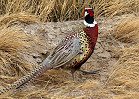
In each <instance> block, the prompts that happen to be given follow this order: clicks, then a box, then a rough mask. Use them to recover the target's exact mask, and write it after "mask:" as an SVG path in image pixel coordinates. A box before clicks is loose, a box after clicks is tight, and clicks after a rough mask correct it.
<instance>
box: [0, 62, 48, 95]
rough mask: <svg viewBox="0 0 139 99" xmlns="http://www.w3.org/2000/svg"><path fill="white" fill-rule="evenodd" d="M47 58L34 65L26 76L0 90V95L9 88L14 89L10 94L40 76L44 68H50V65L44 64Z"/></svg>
mask: <svg viewBox="0 0 139 99" xmlns="http://www.w3.org/2000/svg"><path fill="white" fill-rule="evenodd" d="M46 61H47V60H45V61H44V62H43V63H42V64H40V66H38V67H36V68H35V69H34V70H33V71H31V72H30V73H28V74H27V75H26V76H24V77H22V78H20V79H19V80H17V81H16V82H14V83H13V84H11V85H10V86H8V87H6V88H3V89H1V90H0V95H2V94H4V93H6V92H8V91H10V90H15V91H14V92H13V93H12V94H14V93H16V92H17V91H18V90H19V89H21V88H23V87H24V86H25V85H27V84H28V83H30V82H32V81H34V80H35V79H36V78H38V77H39V76H41V75H42V74H43V73H44V72H45V71H46V70H49V69H51V67H50V66H49V65H48V66H46V65H47V64H46V63H47V62H46ZM12 94H11V95H12Z"/></svg>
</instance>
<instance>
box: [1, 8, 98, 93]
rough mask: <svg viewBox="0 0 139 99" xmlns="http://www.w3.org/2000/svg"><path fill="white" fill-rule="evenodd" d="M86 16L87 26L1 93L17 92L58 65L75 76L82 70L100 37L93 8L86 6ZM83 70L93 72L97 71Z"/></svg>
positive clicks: (61, 42)
mask: <svg viewBox="0 0 139 99" xmlns="http://www.w3.org/2000/svg"><path fill="white" fill-rule="evenodd" d="M84 16H85V20H84V25H85V26H86V27H84V28H82V30H81V31H80V32H76V33H71V34H68V35H67V36H65V37H64V38H63V39H62V40H61V41H60V42H59V44H58V45H57V47H56V48H55V49H54V51H53V52H52V53H51V54H50V55H49V56H48V57H47V58H46V59H45V60H44V61H43V62H42V63H41V64H40V66H38V67H37V68H36V69H35V70H33V71H31V72H30V73H29V74H27V75H26V76H24V77H22V78H21V79H19V80H18V81H16V82H14V83H13V84H11V85H10V86H8V87H7V88H4V89H2V90H0V95H1V94H2V93H5V92H7V91H9V90H11V89H12V90H15V91H14V93H15V92H16V91H18V90H19V89H21V88H22V87H24V86H25V85H27V84H28V83H29V82H32V81H33V80H35V79H36V78H38V77H39V76H41V75H42V74H43V73H44V72H45V71H46V70H48V69H53V68H58V67H63V68H65V69H70V70H71V71H72V75H73V78H74V72H75V71H76V70H80V67H81V65H82V64H83V63H85V62H86V61H87V59H88V58H89V57H90V56H91V54H92V53H93V51H94V48H95V44H96V41H97V37H98V25H97V23H96V21H95V20H94V12H93V9H92V8H85V9H84ZM81 71H82V72H85V73H92V74H93V73H95V72H96V71H92V72H88V71H84V70H81Z"/></svg>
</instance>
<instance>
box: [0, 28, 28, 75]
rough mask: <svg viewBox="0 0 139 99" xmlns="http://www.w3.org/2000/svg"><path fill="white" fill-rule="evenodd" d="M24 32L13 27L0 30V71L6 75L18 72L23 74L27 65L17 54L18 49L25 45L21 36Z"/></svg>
mask: <svg viewBox="0 0 139 99" xmlns="http://www.w3.org/2000/svg"><path fill="white" fill-rule="evenodd" d="M24 36H25V34H23V33H21V31H16V30H13V28H9V29H7V28H5V29H1V30H0V63H1V65H0V70H1V71H0V73H1V74H2V75H7V76H11V77H12V76H17V74H19V73H24V74H25V70H24V69H25V68H26V66H25V65H27V64H26V63H24V61H23V58H22V57H21V56H20V55H19V53H18V52H19V51H21V49H22V48H23V46H25V45H26V44H25V42H24V39H23V37H24Z"/></svg>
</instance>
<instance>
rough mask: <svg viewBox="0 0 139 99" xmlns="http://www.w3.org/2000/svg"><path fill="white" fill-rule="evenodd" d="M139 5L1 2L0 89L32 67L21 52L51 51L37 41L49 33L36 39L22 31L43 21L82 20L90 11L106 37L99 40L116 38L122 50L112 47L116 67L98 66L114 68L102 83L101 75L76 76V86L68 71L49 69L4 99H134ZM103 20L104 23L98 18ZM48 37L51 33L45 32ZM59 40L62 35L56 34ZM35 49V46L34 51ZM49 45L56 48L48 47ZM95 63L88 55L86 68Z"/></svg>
mask: <svg viewBox="0 0 139 99" xmlns="http://www.w3.org/2000/svg"><path fill="white" fill-rule="evenodd" d="M138 6H139V1H138V0H1V2H0V12H1V13H0V14H1V17H0V88H3V87H5V86H8V85H9V84H11V83H12V82H14V81H16V80H17V79H19V78H20V77H22V76H23V75H25V74H26V73H27V72H28V71H30V70H32V69H33V66H34V64H31V63H30V61H31V60H28V61H27V59H25V57H23V56H24V53H25V55H26V52H28V53H29V54H31V53H36V54H38V53H39V54H40V53H42V51H41V49H39V47H40V48H41V46H45V48H48V49H49V47H50V46H49V44H48V45H44V44H43V43H42V42H43V40H44V38H43V39H42V40H41V39H40V37H41V36H42V37H43V36H44V34H47V30H46V31H44V30H43V29H41V30H40V31H38V32H39V36H38V35H31V34H29V33H25V32H24V31H23V29H20V27H22V28H23V27H25V26H27V25H29V24H33V23H39V24H40V23H44V22H46V21H47V22H50V21H54V22H56V21H67V20H77V19H82V18H83V16H82V13H83V9H84V8H85V7H93V8H94V12H95V17H96V18H97V20H98V21H99V28H100V30H99V31H100V33H102V34H105V35H106V36H101V38H107V37H111V36H112V37H114V39H112V40H111V41H110V42H113V41H114V40H115V39H116V42H120V44H121V47H118V48H115V49H113V50H114V51H113V52H111V53H112V54H114V55H113V57H116V58H117V62H116V64H115V65H114V64H113V67H110V66H109V67H107V66H106V64H105V65H104V64H102V65H101V66H102V67H105V68H106V69H109V68H112V69H110V70H108V71H107V73H108V75H109V76H108V77H107V79H106V80H101V77H100V76H97V75H95V76H93V77H92V76H90V75H83V76H85V77H86V79H80V78H78V79H77V81H76V82H73V81H72V77H71V76H69V75H70V74H69V72H67V71H62V70H59V71H57V70H52V71H49V72H47V73H46V74H44V75H43V76H42V77H41V78H39V79H37V80H36V81H35V84H34V86H35V87H33V86H31V85H28V86H27V89H28V90H26V91H22V92H19V93H17V94H15V95H14V96H9V97H7V98H21V97H22V98H24V99H32V98H38V99H39V98H60V99H61V98H67V99H68V98H78V99H80V98H94V99H97V98H101V99H111V98H114V99H128V98H129V99H138V98H139V96H138V92H139V17H138V14H139V13H138V11H139V7H138ZM102 18H104V19H105V20H101V19H102ZM17 27H18V28H17ZM54 28H57V27H54ZM61 28H62V26H61ZM104 30H105V31H104ZM43 33H44V34H43ZM49 35H52V34H49V33H48V36H49ZM63 35H64V34H63ZM63 35H62V36H63ZM100 35H101V34H100ZM58 36H61V35H59V34H58ZM52 39H53V38H51V40H52ZM59 39H60V38H59ZM104 40H105V39H104ZM106 40H107V39H106ZM52 41H53V40H52ZM52 41H50V42H52ZM56 41H57V40H56ZM34 42H35V43H34ZM100 42H102V41H100ZM103 42H105V41H103ZM100 44H101V43H100ZM102 44H105V43H102ZM113 44H114V43H113ZM37 45H38V47H34V46H37ZM50 45H51V46H55V45H54V44H52V43H51V44H50ZM46 46H47V47H46ZM111 46H112V45H111ZM101 47H102V46H101ZM101 47H100V49H101ZM105 47H106V46H105ZM104 49H107V48H104ZM107 50H108V49H107ZM110 51H111V50H109V52H110ZM114 52H115V53H114ZM99 54H101V53H99ZM102 54H104V52H102ZM104 56H106V55H104ZM113 57H111V58H113ZM29 58H30V57H29ZM93 59H96V60H97V58H95V56H94V57H92V58H91V59H90V60H89V61H88V62H87V63H86V64H85V65H84V66H85V67H84V68H85V69H92V67H91V66H94V65H93V64H95V63H93V62H92V60H93ZM107 59H108V60H107ZM100 60H101V59H100ZM106 60H107V61H109V58H106ZM95 65H97V64H95ZM87 66H90V67H87ZM98 66H99V65H98ZM34 67H35V66H34ZM95 68H97V67H95V66H94V68H93V69H95ZM99 68H101V67H99ZM100 75H101V74H100ZM77 76H78V77H79V76H80V74H79V73H77ZM102 82H103V83H102ZM5 97H6V96H5Z"/></svg>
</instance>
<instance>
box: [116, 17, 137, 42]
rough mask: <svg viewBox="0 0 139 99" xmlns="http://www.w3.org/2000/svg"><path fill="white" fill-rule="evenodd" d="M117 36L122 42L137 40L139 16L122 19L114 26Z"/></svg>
mask: <svg viewBox="0 0 139 99" xmlns="http://www.w3.org/2000/svg"><path fill="white" fill-rule="evenodd" d="M114 31H115V32H116V33H115V38H117V39H119V40H120V41H122V42H127V43H130V42H133V41H134V42H137V40H138V39H139V34H138V33H139V18H138V17H135V16H133V15H131V16H129V18H126V19H124V20H120V21H119V23H118V24H117V25H116V26H115V27H114Z"/></svg>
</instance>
